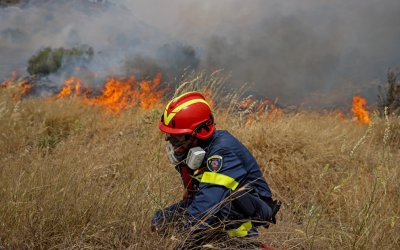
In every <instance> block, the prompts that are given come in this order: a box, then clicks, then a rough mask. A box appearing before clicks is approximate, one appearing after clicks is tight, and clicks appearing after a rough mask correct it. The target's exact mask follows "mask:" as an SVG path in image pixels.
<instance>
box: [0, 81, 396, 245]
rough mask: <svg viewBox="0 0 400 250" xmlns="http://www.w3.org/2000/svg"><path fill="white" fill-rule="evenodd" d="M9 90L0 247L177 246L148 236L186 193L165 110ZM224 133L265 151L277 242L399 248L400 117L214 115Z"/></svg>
mask: <svg viewBox="0 0 400 250" xmlns="http://www.w3.org/2000/svg"><path fill="white" fill-rule="evenodd" d="M15 91H18V90H17V89H16V87H15V88H13V87H9V88H5V89H0V131H1V132H0V249H3V248H4V249H27V248H36V249H60V248H62V249H65V248H67V249H82V248H85V249H121V248H129V249H164V248H166V249H168V248H171V247H172V246H173V244H174V242H173V241H172V240H170V239H169V238H166V239H164V238H160V237H158V236H157V235H155V234H153V233H152V232H151V231H150V226H149V220H150V217H151V215H152V214H153V212H154V211H155V210H157V209H158V208H162V207H164V206H166V205H168V204H171V203H173V202H176V201H178V200H179V198H180V196H181V184H180V178H179V176H178V174H177V173H175V170H174V169H173V168H172V167H171V166H169V165H168V163H167V159H166V156H165V154H164V142H163V136H162V134H161V133H160V132H159V131H158V128H157V125H158V122H159V117H160V115H161V110H160V109H155V110H151V111H144V110H139V109H132V110H127V111H124V112H122V113H121V114H120V115H118V116H117V115H112V114H108V113H105V112H103V111H102V110H101V109H98V108H96V107H92V106H82V105H81V103H80V102H79V100H77V99H73V98H72V99H68V100H57V101H54V100H53V101H51V100H46V99H25V100H22V101H17V102H15V101H12V98H11V97H12V96H13V92H15ZM215 116H216V122H217V127H218V128H219V129H227V130H229V131H230V132H231V133H232V134H234V135H235V136H237V137H238V138H239V139H240V140H241V141H242V142H243V143H244V144H245V145H246V146H248V148H249V149H250V150H251V152H252V153H253V154H254V155H255V157H256V158H257V160H258V162H259V164H260V166H261V168H262V171H263V172H264V175H265V177H266V178H267V180H268V182H269V185H270V187H271V188H272V190H273V193H274V197H275V198H279V199H280V200H282V201H283V207H282V208H281V211H280V213H279V215H278V223H277V224H276V225H273V226H271V227H270V228H269V229H268V230H264V229H262V230H261V236H260V238H261V240H262V241H265V242H267V243H269V244H271V245H273V246H275V247H277V248H279V249H337V248H340V249H374V248H376V249H399V248H400V234H399V232H400V182H399V178H400V176H399V172H400V163H399V162H400V148H399V145H400V139H399V138H400V132H399V129H400V119H399V118H387V119H379V118H377V117H375V118H374V119H373V120H374V123H373V124H372V125H370V126H369V127H367V126H364V125H360V124H358V123H356V122H353V121H351V120H345V119H340V118H338V117H336V116H334V115H327V114H324V115H322V114H318V113H311V112H299V113H295V114H287V115H284V116H282V117H277V118H275V119H270V117H258V119H257V120H256V121H254V122H253V123H251V124H247V125H246V123H244V122H243V121H242V120H241V119H239V116H238V115H235V114H234V113H228V112H225V111H224V110H222V109H220V110H217V111H216V115H215Z"/></svg>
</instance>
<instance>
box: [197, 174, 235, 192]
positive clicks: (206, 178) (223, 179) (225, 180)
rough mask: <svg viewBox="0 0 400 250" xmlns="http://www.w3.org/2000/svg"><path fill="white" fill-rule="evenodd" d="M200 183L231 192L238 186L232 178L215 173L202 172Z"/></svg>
mask: <svg viewBox="0 0 400 250" xmlns="http://www.w3.org/2000/svg"><path fill="white" fill-rule="evenodd" d="M200 182H202V183H210V184H216V185H220V186H224V187H226V188H229V189H231V190H235V189H236V188H237V187H238V186H239V183H238V182H237V181H235V179H233V178H232V177H229V176H227V175H224V174H220V173H216V172H204V173H203V176H202V177H201V180H200Z"/></svg>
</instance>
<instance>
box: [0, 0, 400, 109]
mask: <svg viewBox="0 0 400 250" xmlns="http://www.w3.org/2000/svg"><path fill="white" fill-rule="evenodd" d="M31 2H34V3H35V4H28V5H26V6H24V7H23V8H16V7H13V8H5V9H0V65H1V67H0V78H1V77H4V75H5V74H9V72H10V71H11V70H12V69H15V68H17V69H23V68H24V67H26V62H27V59H28V58H29V57H30V56H31V55H32V54H33V53H34V52H35V51H37V50H38V49H39V48H41V47H45V46H52V47H71V46H75V45H79V44H87V45H89V46H92V47H93V48H94V50H95V52H96V56H95V58H94V60H93V61H92V62H91V64H90V66H89V67H90V69H91V70H93V71H95V72H99V74H127V73H136V74H138V75H141V76H146V75H148V74H151V73H154V71H158V70H159V71H162V72H164V74H165V75H166V76H169V77H170V78H171V79H172V78H173V77H174V76H177V75H178V74H180V72H181V71H182V70H183V68H185V67H188V66H190V67H191V68H193V69H199V70H201V69H207V70H210V71H212V70H216V69H224V71H225V72H226V73H230V74H231V76H232V77H231V79H230V81H229V84H230V87H232V88H237V87H240V86H241V85H242V84H244V83H248V84H249V93H253V94H255V95H257V96H259V97H268V98H271V99H275V98H279V101H280V102H281V103H283V104H296V105H300V104H303V105H340V104H341V103H349V102H350V101H349V100H350V97H351V96H352V95H355V94H360V95H363V96H364V97H367V99H368V100H369V102H375V96H376V92H377V86H376V85H377V83H378V82H385V77H386V72H387V70H388V68H396V67H399V66H400V50H399V49H398V45H399V44H400V29H399V28H398V26H399V24H400V15H399V14H398V12H399V10H400V1H398V0H380V1H376V0H336V1H328V0H296V1H289V0H281V1H272V0H252V1H240V0H219V1H212V0H204V1H181V0H169V1H162V0H147V1H128V0H119V1H116V0H115V1H102V2H104V3H103V4H96V3H94V2H95V1H83V0H82V1H57V2H58V4H49V3H48V1H44V0H43V1H31ZM59 2H63V4H59ZM84 2H86V4H84ZM40 3H45V4H40ZM67 3H68V4H67Z"/></svg>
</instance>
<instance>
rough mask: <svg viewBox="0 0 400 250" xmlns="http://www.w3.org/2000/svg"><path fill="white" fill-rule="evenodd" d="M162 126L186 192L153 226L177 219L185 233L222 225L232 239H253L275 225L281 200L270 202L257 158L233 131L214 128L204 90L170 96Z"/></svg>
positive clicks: (168, 149) (221, 227)
mask: <svg viewBox="0 0 400 250" xmlns="http://www.w3.org/2000/svg"><path fill="white" fill-rule="evenodd" d="M159 128H160V130H161V131H162V132H164V133H165V140H166V141H168V146H167V153H168V157H169V159H170V161H171V162H172V163H173V164H174V165H175V168H176V169H177V171H178V172H179V173H180V174H181V177H182V180H183V184H184V189H185V192H184V195H183V199H182V200H181V201H180V202H178V203H176V204H173V205H172V206H170V207H167V208H165V209H163V210H159V211H157V212H156V213H155V215H154V216H153V218H152V221H151V223H152V229H153V230H156V231H161V229H162V228H163V227H164V226H165V225H167V224H168V223H172V222H177V221H179V222H181V225H182V228H183V229H185V230H186V231H187V230H188V229H191V230H192V231H193V232H194V231H196V232H199V231H200V232H201V231H206V230H209V229H210V228H215V227H218V228H219V229H220V230H221V231H223V232H224V233H226V234H227V235H228V236H230V237H245V236H247V237H249V236H253V235H257V234H258V233H257V227H258V226H261V225H263V226H268V224H269V223H271V222H272V223H275V214H276V212H277V210H279V206H280V203H279V202H278V201H273V200H272V198H271V196H272V194H271V190H270V188H269V186H268V184H267V182H266V180H265V178H264V177H263V175H262V172H261V171H260V167H259V166H258V164H257V162H256V160H255V158H254V157H253V155H252V154H251V153H250V152H249V150H248V149H247V148H246V147H245V146H244V145H243V144H242V143H240V142H239V141H238V140H237V139H236V138H235V137H234V136H233V135H231V134H230V133H229V132H227V131H225V130H216V128H215V123H214V117H213V115H212V112H211V108H210V105H209V104H208V103H207V101H206V100H205V98H204V96H203V95H202V94H201V93H199V92H188V93H185V94H183V95H181V96H179V97H177V98H174V99H172V100H171V101H170V102H169V103H168V104H167V106H166V108H165V111H164V113H163V114H162V117H161V121H160V124H159Z"/></svg>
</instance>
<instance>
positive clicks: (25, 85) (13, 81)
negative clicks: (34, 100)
mask: <svg viewBox="0 0 400 250" xmlns="http://www.w3.org/2000/svg"><path fill="white" fill-rule="evenodd" d="M17 78H18V77H17V72H16V71H13V72H12V73H11V76H10V78H8V79H6V80H4V81H3V82H1V83H0V88H8V87H10V86H11V85H14V86H15V87H16V90H19V89H21V90H20V92H19V93H15V94H14V95H13V96H12V100H13V101H18V100H19V99H21V98H22V97H23V96H25V95H26V94H28V93H29V91H30V90H31V88H32V86H33V85H32V83H30V82H28V81H27V80H25V79H21V78H20V79H17Z"/></svg>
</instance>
